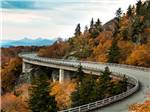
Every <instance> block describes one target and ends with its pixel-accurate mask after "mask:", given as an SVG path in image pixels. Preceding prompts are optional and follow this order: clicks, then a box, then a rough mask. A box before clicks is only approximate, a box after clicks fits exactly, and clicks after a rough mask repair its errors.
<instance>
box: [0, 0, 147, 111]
mask: <svg viewBox="0 0 150 112" xmlns="http://www.w3.org/2000/svg"><path fill="white" fill-rule="evenodd" d="M1 51H2V56H1V60H2V61H1V82H2V89H1V90H2V96H1V99H2V112H31V110H32V111H33V112H39V111H41V112H44V111H46V112H47V111H50V112H56V111H57V110H61V109H66V108H69V107H74V106H78V105H82V104H86V103H89V102H92V101H96V99H99V100H100V99H103V98H107V97H109V96H112V95H116V94H119V93H121V92H123V91H126V90H127V82H126V78H125V77H124V78H123V80H120V81H116V80H113V79H111V78H110V77H109V76H110V74H111V72H110V71H109V68H107V67H106V68H105V71H104V73H103V75H102V76H101V77H99V78H93V77H90V76H89V77H86V76H85V75H83V74H84V73H83V72H82V69H81V68H82V67H81V68H80V67H79V69H78V71H76V74H78V75H77V76H79V77H76V79H74V80H70V81H68V80H67V81H65V82H66V83H64V84H60V83H58V82H57V81H56V82H54V83H52V82H51V81H50V80H49V79H48V77H47V76H46V75H44V76H43V75H42V74H40V75H39V77H36V78H35V79H34V80H33V81H32V83H31V84H28V83H24V84H22V85H20V86H18V87H16V82H17V81H18V79H19V76H20V74H21V67H22V64H21V63H22V61H21V59H20V58H19V57H18V53H20V52H30V51H36V52H38V55H39V56H42V57H49V58H63V59H71V60H72V59H75V60H89V61H97V62H103V63H118V64H128V65H134V66H143V67H150V2H149V1H145V2H141V0H139V1H137V3H136V5H133V6H131V5H130V6H129V7H128V9H127V12H126V13H123V11H122V9H121V8H119V9H118V10H117V11H116V17H115V18H113V19H112V20H110V21H108V22H107V23H105V24H103V25H102V23H101V21H100V19H99V18H98V19H97V20H95V18H92V19H91V21H90V25H86V26H85V29H84V31H83V32H81V25H80V23H79V24H77V27H76V28H75V33H74V35H73V36H72V37H70V38H69V39H68V40H63V39H61V38H59V39H58V40H57V41H56V42H55V43H54V44H53V45H51V46H44V47H32V46H31V47H23V46H19V47H13V48H1ZM79 74H80V75H79ZM81 77H82V78H81ZM81 79H82V80H81ZM89 87H90V91H87V89H89ZM91 90H93V92H91ZM102 92H105V94H103V95H101V94H100V93H102ZM83 93H87V94H84V95H83ZM106 93H107V94H106ZM147 97H148V100H147V101H145V102H144V103H143V104H133V105H131V106H129V110H131V111H135V112H148V111H150V108H149V105H150V99H149V98H150V95H149V94H148V95H147ZM79 99H80V100H79ZM37 102H38V103H37ZM48 102H49V103H48ZM35 104H36V105H35ZM41 105H42V106H41Z"/></svg>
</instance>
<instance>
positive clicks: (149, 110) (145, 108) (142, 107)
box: [129, 100, 150, 112]
mask: <svg viewBox="0 0 150 112" xmlns="http://www.w3.org/2000/svg"><path fill="white" fill-rule="evenodd" d="M129 110H131V112H150V100H146V101H145V102H144V103H143V104H137V103H136V104H133V105H131V106H130V107H129Z"/></svg>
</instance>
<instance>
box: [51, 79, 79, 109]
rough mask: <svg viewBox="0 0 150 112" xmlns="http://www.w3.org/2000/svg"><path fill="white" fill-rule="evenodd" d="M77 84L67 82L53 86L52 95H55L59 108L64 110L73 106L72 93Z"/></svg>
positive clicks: (56, 83)
mask: <svg viewBox="0 0 150 112" xmlns="http://www.w3.org/2000/svg"><path fill="white" fill-rule="evenodd" d="M75 87H76V84H75V82H73V81H68V80H66V81H65V83H59V82H55V83H54V84H52V90H51V93H50V95H55V100H56V101H57V106H58V107H59V109H64V108H66V107H70V106H71V98H70V95H71V93H72V92H73V91H74V90H75Z"/></svg>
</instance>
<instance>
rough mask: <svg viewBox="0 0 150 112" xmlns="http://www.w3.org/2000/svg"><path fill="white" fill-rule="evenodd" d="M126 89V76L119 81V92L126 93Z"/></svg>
mask: <svg viewBox="0 0 150 112" xmlns="http://www.w3.org/2000/svg"><path fill="white" fill-rule="evenodd" d="M127 87H128V82H127V78H126V76H125V75H124V76H123V78H122V80H121V81H120V89H121V92H125V91H127Z"/></svg>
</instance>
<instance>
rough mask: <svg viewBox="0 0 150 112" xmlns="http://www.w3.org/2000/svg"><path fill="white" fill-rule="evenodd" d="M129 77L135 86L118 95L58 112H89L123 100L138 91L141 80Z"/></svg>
mask: <svg viewBox="0 0 150 112" xmlns="http://www.w3.org/2000/svg"><path fill="white" fill-rule="evenodd" d="M119 75H122V74H119ZM128 78H129V79H130V80H132V84H134V85H135V86H134V87H133V88H131V89H129V90H127V91H126V92H123V93H121V94H118V95H115V96H112V97H108V98H105V99H103V100H99V101H95V102H92V103H88V104H85V105H81V106H78V107H74V108H69V109H66V110H61V111H58V112H87V111H90V110H93V109H97V108H100V107H103V106H106V105H108V104H111V103H113V102H116V101H119V100H122V99H124V98H125V97H127V96H129V95H131V94H133V93H134V92H136V91H137V90H138V88H139V82H138V80H137V79H136V78H134V77H131V76H128Z"/></svg>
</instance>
